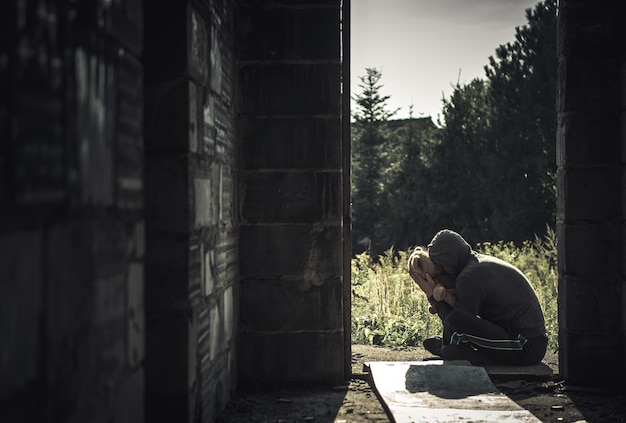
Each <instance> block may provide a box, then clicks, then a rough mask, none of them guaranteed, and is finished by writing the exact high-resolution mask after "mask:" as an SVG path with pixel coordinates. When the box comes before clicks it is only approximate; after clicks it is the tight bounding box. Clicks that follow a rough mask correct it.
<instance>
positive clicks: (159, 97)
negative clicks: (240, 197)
mask: <svg viewBox="0 0 626 423" xmlns="http://www.w3.org/2000/svg"><path fill="white" fill-rule="evenodd" d="M145 36H146V41H145V54H144V65H145V98H146V101H145V104H146V109H145V110H146V112H145V113H146V117H145V139H146V143H145V144H146V240H147V246H146V319H147V341H146V342H147V353H146V395H147V397H146V398H147V420H148V421H152V420H155V419H163V418H171V419H173V420H174V419H175V420H176V421H199V420H200V419H201V420H202V421H211V420H212V418H213V417H214V416H215V413H216V411H217V410H219V409H220V408H221V407H223V406H224V404H225V401H226V400H228V398H229V397H230V392H231V390H232V389H233V388H234V386H235V382H236V371H237V368H236V366H235V340H236V339H235V338H236V337H235V334H236V330H237V325H236V316H237V309H236V307H237V304H238V301H237V298H238V285H237V282H238V237H239V234H238V225H237V222H236V219H237V213H236V208H237V204H236V199H237V195H236V187H237V184H236V181H237V174H238V169H237V148H236V147H237V145H236V142H235V141H236V137H235V130H234V129H235V128H234V124H233V122H234V106H233V104H234V101H233V97H234V79H233V62H234V58H233V50H234V43H235V40H234V7H233V2H231V1H210V2H209V1H205V2H202V1H195V2H194V1H191V2H178V1H171V2H167V3H159V4H156V3H155V4H150V5H149V7H146V9H145Z"/></svg>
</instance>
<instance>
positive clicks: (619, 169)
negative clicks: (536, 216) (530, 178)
mask: <svg viewBox="0 0 626 423" xmlns="http://www.w3.org/2000/svg"><path fill="white" fill-rule="evenodd" d="M624 11H625V9H624V6H623V5H622V4H621V3H620V2H600V3H597V2H588V1H583V0H561V1H560V4H559V18H558V19H559V20H558V22H559V23H558V56H559V72H558V86H557V93H558V94H557V111H558V131H557V166H558V174H557V193H558V195H557V236H558V262H559V328H560V335H559V344H560V350H559V352H560V354H559V357H560V372H561V374H562V375H563V376H564V377H565V379H566V381H567V382H568V383H570V384H573V385H585V386H606V385H607V384H615V385H620V384H623V383H624V381H625V380H626V378H625V377H624V368H625V367H624V364H625V361H626V360H625V358H626V350H625V349H624V348H625V343H624V335H625V330H626V325H625V324H624V322H625V320H624V319H625V315H624V312H623V310H624V306H625V305H626V302H625V299H626V297H625V293H626V291H625V290H624V275H625V270H626V256H625V255H624V252H625V251H626V245H625V242H626V237H625V236H624V235H625V232H624V228H625V225H624V215H625V213H624V212H625V211H626V209H624V205H625V204H626V202H625V199H626V193H625V191H624V188H625V185H624V181H626V179H625V175H626V172H625V170H626V168H625V163H626V156H624V152H625V151H626V149H624V142H625V140H626V131H625V130H624V128H625V126H624V122H626V120H625V119H624V117H625V115H624V113H625V112H624V110H625V109H624V106H625V105H626V91H624V90H623V89H620V87H624V86H625V85H626V73H625V69H626V67H625V64H626V62H625V59H626V56H625V53H624V51H625V50H624V47H625V46H626V43H625V38H624V29H623V28H624V22H626V15H625V13H624Z"/></svg>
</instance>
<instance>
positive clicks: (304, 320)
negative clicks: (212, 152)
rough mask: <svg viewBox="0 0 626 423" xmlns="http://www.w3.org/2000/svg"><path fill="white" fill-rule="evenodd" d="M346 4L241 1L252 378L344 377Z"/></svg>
mask: <svg viewBox="0 0 626 423" xmlns="http://www.w3.org/2000/svg"><path fill="white" fill-rule="evenodd" d="M340 4H341V2H340V1H338V0H326V1H313V0H311V1H298V2H293V1H283V0H264V1H243V2H240V13H239V15H238V28H239V33H238V36H239V50H238V58H239V72H238V80H239V83H240V93H241V95H240V97H239V98H238V99H239V119H238V127H239V128H240V136H241V142H242V169H243V170H242V175H241V183H240V187H241V192H240V197H241V208H240V210H241V215H240V219H241V224H240V225H241V226H240V230H241V243H240V264H241V266H240V271H241V304H240V307H241V314H240V316H241V321H240V325H241V329H240V337H239V338H240V344H239V350H240V362H239V369H240V375H241V378H242V379H243V380H340V379H342V378H343V377H344V355H345V352H346V351H345V348H346V346H345V345H344V329H343V327H344V326H343V325H344V320H343V280H344V279H343V277H342V272H343V263H344V261H343V257H342V255H343V242H344V240H343V233H342V216H343V215H342V198H343V197H342V183H343V179H342V178H343V173H342V141H341V140H342V137H341V131H342V126H341V124H342V120H341V112H342V109H341V52H340V47H341V44H340ZM348 347H349V346H348Z"/></svg>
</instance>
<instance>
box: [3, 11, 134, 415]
mask: <svg viewBox="0 0 626 423" xmlns="http://www.w3.org/2000/svg"><path fill="white" fill-rule="evenodd" d="M0 21H1V22H0V39H2V43H1V44H2V47H0V131H1V132H0V138H1V142H0V175H1V176H0V221H1V222H2V223H1V224H0V397H2V402H3V404H2V407H0V421H3V422H4V421H7V422H10V421H38V422H77V421H91V422H96V421H107V422H142V421H143V420H144V401H143V397H144V396H143V382H144V369H143V357H144V333H145V331H144V329H145V328H144V324H145V321H144V303H143V273H144V236H143V235H144V220H143V137H142V119H143V116H142V104H143V90H142V88H143V87H142V85H143V84H142V65H141V61H140V56H141V50H142V34H143V25H142V2H141V1H140V0H122V1H116V2H86V3H80V4H79V2H49V1H37V0H35V1H7V2H3V4H2V13H0Z"/></svg>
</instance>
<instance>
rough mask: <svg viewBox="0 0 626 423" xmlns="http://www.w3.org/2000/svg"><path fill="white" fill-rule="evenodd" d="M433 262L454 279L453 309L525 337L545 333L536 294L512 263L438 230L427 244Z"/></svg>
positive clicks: (452, 232)
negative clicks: (473, 248) (454, 297)
mask: <svg viewBox="0 0 626 423" xmlns="http://www.w3.org/2000/svg"><path fill="white" fill-rule="evenodd" d="M428 253H429V255H430V258H431V260H432V261H433V262H435V263H437V264H439V265H441V266H443V267H444V269H445V270H446V271H447V272H448V273H450V274H451V275H452V276H453V277H454V278H455V283H456V308H458V309H461V310H466V311H468V312H470V313H472V314H474V315H477V316H480V317H481V318H482V319H485V320H488V321H490V322H493V323H495V324H497V325H499V326H501V327H503V328H505V329H507V330H509V331H510V332H511V334H513V335H517V334H521V335H522V336H524V337H525V338H533V337H536V336H542V335H544V334H545V333H546V328H545V322H544V317H543V312H542V310H541V306H540V305H539V300H538V299H537V295H536V294H535V291H534V290H533V288H532V286H531V284H530V282H529V281H528V279H527V278H526V276H524V274H523V273H522V272H521V271H520V270H519V269H518V268H516V267H515V266H513V265H511V264H509V263H507V262H505V261H503V260H500V259H498V258H496V257H492V256H489V255H486V254H480V253H477V252H475V251H473V250H472V248H471V247H470V245H469V244H468V243H467V242H466V241H465V240H464V239H463V237H461V235H459V234H458V233H456V232H454V231H451V230H449V229H444V230H442V231H439V232H438V233H437V234H436V235H435V236H434V237H433V239H432V241H431V243H430V244H429V245H428Z"/></svg>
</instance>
